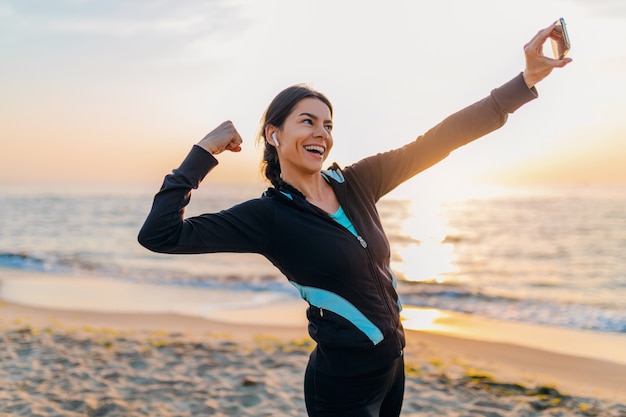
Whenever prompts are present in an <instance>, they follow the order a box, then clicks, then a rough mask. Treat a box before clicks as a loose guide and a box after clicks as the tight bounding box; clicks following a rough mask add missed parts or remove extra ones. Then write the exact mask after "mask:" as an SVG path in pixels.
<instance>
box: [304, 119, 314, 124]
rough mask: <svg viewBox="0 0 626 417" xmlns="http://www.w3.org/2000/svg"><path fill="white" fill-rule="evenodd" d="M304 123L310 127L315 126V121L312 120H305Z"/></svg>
mask: <svg viewBox="0 0 626 417" xmlns="http://www.w3.org/2000/svg"><path fill="white" fill-rule="evenodd" d="M303 122H304V123H306V124H308V125H312V124H313V120H311V119H304V120H303Z"/></svg>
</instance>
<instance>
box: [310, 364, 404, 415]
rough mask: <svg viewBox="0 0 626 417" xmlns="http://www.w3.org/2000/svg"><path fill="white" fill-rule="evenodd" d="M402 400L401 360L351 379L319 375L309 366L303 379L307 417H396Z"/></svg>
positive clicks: (402, 375) (402, 371)
mask: <svg viewBox="0 0 626 417" xmlns="http://www.w3.org/2000/svg"><path fill="white" fill-rule="evenodd" d="M403 396H404V358H403V357H402V356H400V357H399V358H398V359H396V360H395V361H393V362H392V363H391V364H390V365H389V366H388V367H385V368H383V369H381V370H378V371H375V372H372V373H369V374H366V375H357V376H353V377H337V376H329V375H326V374H322V373H320V372H318V371H316V370H315V369H312V368H311V365H310V364H309V366H307V368H306V373H305V375H304V399H305V402H306V410H307V413H308V414H309V417H398V416H399V415H400V410H401V408H402V398H403Z"/></svg>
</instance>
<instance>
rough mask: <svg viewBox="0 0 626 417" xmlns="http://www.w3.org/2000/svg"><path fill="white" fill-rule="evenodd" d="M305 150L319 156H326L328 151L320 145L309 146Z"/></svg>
mask: <svg viewBox="0 0 626 417" xmlns="http://www.w3.org/2000/svg"><path fill="white" fill-rule="evenodd" d="M304 149H305V150H306V151H307V152H309V153H313V154H316V155H319V156H324V152H325V151H326V149H325V148H324V147H323V146H319V145H308V146H305V147H304Z"/></svg>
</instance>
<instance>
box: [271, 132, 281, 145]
mask: <svg viewBox="0 0 626 417" xmlns="http://www.w3.org/2000/svg"><path fill="white" fill-rule="evenodd" d="M272 140H273V141H274V145H276V146H280V143H278V139H276V132H274V133H272Z"/></svg>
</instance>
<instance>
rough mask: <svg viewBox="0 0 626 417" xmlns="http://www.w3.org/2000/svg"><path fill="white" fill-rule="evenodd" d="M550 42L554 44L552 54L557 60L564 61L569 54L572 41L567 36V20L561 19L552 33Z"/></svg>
mask: <svg viewBox="0 0 626 417" xmlns="http://www.w3.org/2000/svg"><path fill="white" fill-rule="evenodd" d="M550 41H551V43H552V52H553V53H554V58H555V59H563V58H564V57H565V55H567V53H568V52H569V49H570V46H571V44H570V41H569V35H568V34H567V27H566V26H565V20H564V19H563V18H560V19H559V20H558V21H557V23H556V26H555V27H554V29H553V30H552V33H550Z"/></svg>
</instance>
